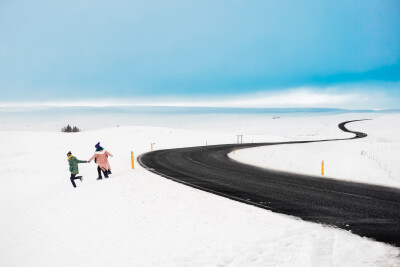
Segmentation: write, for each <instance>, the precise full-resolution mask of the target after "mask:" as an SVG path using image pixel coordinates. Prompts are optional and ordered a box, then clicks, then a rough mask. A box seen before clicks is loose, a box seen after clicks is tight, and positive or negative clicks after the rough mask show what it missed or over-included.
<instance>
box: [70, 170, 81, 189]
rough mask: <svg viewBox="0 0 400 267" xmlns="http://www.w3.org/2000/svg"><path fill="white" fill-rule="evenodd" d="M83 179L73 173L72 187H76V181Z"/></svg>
mask: <svg viewBox="0 0 400 267" xmlns="http://www.w3.org/2000/svg"><path fill="white" fill-rule="evenodd" d="M81 178H82V176H76V174H72V173H71V178H70V179H71V183H72V185H73V186H74V187H76V184H75V180H76V179H81Z"/></svg>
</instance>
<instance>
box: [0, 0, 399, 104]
mask: <svg viewBox="0 0 400 267" xmlns="http://www.w3.org/2000/svg"><path fill="white" fill-rule="evenodd" d="M299 94H300V95H301V94H302V96H304V98H303V99H306V97H307V96H310V94H311V95H312V96H324V97H325V99H329V98H330V97H332V99H333V98H334V97H339V98H340V97H342V98H343V99H347V101H342V102H340V101H339V102H332V103H330V102H329V101H325V102H316V103H309V102H307V101H305V102H299V103H297V104H296V101H295V99H296V98H297V99H300V98H299ZM0 96H1V98H0V102H1V103H6V102H14V103H21V102H29V101H31V102H41V101H42V102H43V101H45V102H46V101H50V102H51V101H58V102H62V101H72V102H73V101H77V102H85V101H97V100H107V99H112V100H113V103H118V102H120V101H121V102H127V101H128V102H129V101H132V102H134V103H141V102H146V103H151V101H153V102H154V101H155V103H163V102H168V103H172V102H179V103H181V104H182V103H192V104H193V105H196V101H198V100H199V99H201V101H202V103H206V102H207V101H208V100H212V101H214V102H215V103H216V104H215V105H218V103H222V102H224V100H225V99H228V100H231V101H236V100H237V99H249V101H248V102H247V103H249V104H244V105H245V106H246V105H251V103H252V101H251V99H254V100H259V99H260V98H262V99H265V103H266V104H265V105H263V104H262V103H261V104H260V106H265V107H268V106H269V105H272V104H274V103H275V104H277V103H276V102H274V101H272V102H271V101H269V100H268V99H271V98H274V97H275V98H274V99H283V98H284V96H288V97H289V96H292V97H293V102H290V104H289V103H286V104H285V103H282V105H287V106H310V105H311V106H319V107H344V108H351V107H357V108H400V1H398V0H393V1H390V0H383V1H382V0H376V1H374V0H357V1H355V0H338V1H323V0H307V1H305V0H302V1H285V0H280V1H268V0H262V1H257V0H252V1H242V0H231V1H227V0H213V1H208V0H202V1H200V0H199V1H184V0H182V1H161V0H160V1H151V0H147V1H135V0H132V1H123V0H116V1H94V0H93V1H92V0H86V1H82V0H80V1H75V0H70V1H45V0H38V1H23V0H21V1H8V0H3V1H1V2H0ZM261 96H262V97H261ZM350 96H351V97H350ZM279 97H280V98H279ZM339 98H338V99H339ZM268 103H270V104H268ZM282 105H281V106H282Z"/></svg>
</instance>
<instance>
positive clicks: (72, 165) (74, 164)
mask: <svg viewBox="0 0 400 267" xmlns="http://www.w3.org/2000/svg"><path fill="white" fill-rule="evenodd" d="M68 163H69V171H70V172H71V174H78V173H79V169H78V163H87V161H85V160H79V159H77V158H75V157H74V156H71V157H69V158H68Z"/></svg>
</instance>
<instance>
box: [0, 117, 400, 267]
mask: <svg viewBox="0 0 400 267" xmlns="http://www.w3.org/2000/svg"><path fill="white" fill-rule="evenodd" d="M336 119H342V118H335V120H336ZM290 121H291V120H290ZM307 121H308V122H309V124H307V127H309V132H310V133H311V135H313V134H314V133H313V130H312V129H315V126H316V125H318V129H319V132H324V133H326V134H327V135H330V134H334V135H336V134H337V133H336V132H333V131H330V130H328V129H324V128H323V127H322V125H323V124H322V123H321V121H318V122H316V123H312V120H307ZM276 123H277V124H276V126H279V123H280V124H281V125H282V128H285V129H288V130H287V133H288V134H289V133H290V132H291V131H289V129H290V128H291V127H293V125H292V126H290V125H286V123H287V121H285V120H282V121H281V122H279V123H278V122H276ZM299 123H301V122H299ZM320 126H321V127H320ZM232 127H233V126H232ZM304 127H305V126H304ZM319 127H320V128H319ZM204 128H206V127H204ZM327 128H332V129H333V128H334V127H330V126H329V127H327ZM335 130H336V131H338V130H337V129H335ZM274 131H277V130H276V129H275V130H274ZM303 131H304V132H306V129H305V128H304V129H303ZM264 133H265V135H263V136H258V135H254V138H259V139H264V140H265V141H269V140H270V139H284V138H287V137H279V136H278V135H276V132H264ZM253 134H255V133H254V132H253ZM315 134H317V133H315ZM293 135H295V133H293ZM234 138H235V136H234V135H232V133H227V132H222V133H212V132H200V131H187V130H177V129H168V128H152V127H121V128H108V129H102V130H96V131H88V132H81V133H76V134H63V133H54V132H29V131H26V132H0V147H1V150H0V173H2V175H1V177H0V214H1V216H2V219H1V220H0V240H1V243H0V265H1V266H227V265H229V266H293V265H298V266H329V265H332V266H396V265H399V264H400V260H399V258H398V255H399V250H398V249H397V248H393V247H391V246H389V245H386V244H383V243H379V242H374V241H371V240H369V239H366V238H361V237H359V236H355V235H352V234H351V233H349V232H346V231H343V230H338V229H334V228H330V227H326V226H322V225H318V224H314V223H309V222H304V221H301V220H299V219H296V218H293V217H290V216H285V215H280V214H275V213H273V212H269V211H266V210H263V209H259V208H256V207H252V206H248V205H245V204H242V203H238V202H234V201H231V200H229V199H225V198H222V197H219V196H215V195H212V194H209V193H205V192H202V191H199V190H197V189H193V188H189V187H186V186H184V185H181V184H178V183H175V182H172V181H170V180H167V179H164V178H162V177H159V176H157V175H155V174H153V173H150V172H148V171H146V170H144V169H143V168H141V167H140V166H139V165H138V164H136V169H135V170H134V171H132V170H131V169H130V151H131V150H133V151H134V152H135V155H136V156H138V155H139V154H141V153H143V152H146V151H148V150H149V149H150V143H151V142H155V143H156V145H155V148H156V149H161V148H172V147H184V146H196V145H204V144H205V140H208V143H209V144H216V143H227V140H231V139H234ZM97 141H101V144H102V145H103V146H104V147H105V148H106V149H108V150H109V151H110V152H111V153H113V155H114V156H115V157H114V158H110V163H111V166H112V169H113V175H111V178H110V179H107V180H102V181H97V180H96V177H97V171H96V167H95V165H94V164H93V163H91V164H80V165H79V169H80V173H81V174H82V175H83V176H84V181H83V183H80V181H77V186H78V187H77V188H76V189H74V188H73V187H72V185H71V183H70V181H69V172H68V163H67V157H66V153H67V152H68V151H69V150H71V151H72V152H73V154H74V155H75V156H77V158H78V159H83V160H85V159H88V158H89V157H90V156H91V155H92V153H93V152H94V147H93V146H94V144H95V143H96V142H97Z"/></svg>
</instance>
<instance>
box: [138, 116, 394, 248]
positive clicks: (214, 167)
mask: <svg viewBox="0 0 400 267" xmlns="http://www.w3.org/2000/svg"><path fill="white" fill-rule="evenodd" d="M357 121H358V120H357ZM350 122H355V121H347V122H343V123H341V124H339V128H340V129H341V130H343V131H345V132H351V133H354V134H355V136H354V137H352V138H344V139H329V140H316V141H296V142H279V143H254V144H253V143H252V144H227V145H215V146H201V147H188V148H179V149H168V150H158V151H154V152H149V153H145V154H142V155H141V156H139V158H138V161H139V163H140V164H141V165H142V166H143V167H145V168H147V169H148V170H149V171H152V172H154V173H156V174H159V175H161V176H164V177H166V178H169V179H172V180H174V181H176V182H180V183H183V184H186V185H189V186H192V187H195V188H198V189H201V190H204V191H208V192H211V193H214V194H218V195H221V196H224V197H227V198H230V199H234V200H237V201H241V202H244V203H247V204H251V205H255V206H258V207H261V208H264V209H268V210H272V211H274V212H278V213H284V214H288V215H293V216H296V217H299V218H301V219H303V220H306V221H312V222H317V223H322V224H326V225H330V226H334V227H338V228H342V229H346V230H349V231H351V232H352V233H354V234H358V235H360V236H366V237H369V238H372V239H375V240H377V241H382V242H386V243H390V244H392V245H395V246H400V190H399V189H395V188H390V187H383V186H375V185H370V184H363V183H355V182H347V181H340V180H334V179H328V178H321V177H315V176H309V175H301V174H294V173H286V172H282V171H275V170H269V169H263V168H258V167H255V166H251V165H246V164H242V163H239V162H237V161H234V160H232V159H230V158H228V156H227V154H228V153H230V152H232V151H233V149H234V148H235V149H236V150H238V149H244V148H250V147H257V146H268V145H290V144H298V143H311V142H327V141H340V140H342V141H344V140H351V139H357V138H363V137H366V136H367V135H366V134H365V133H361V132H353V131H350V130H348V129H347V128H346V127H345V125H346V124H347V123H350Z"/></svg>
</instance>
